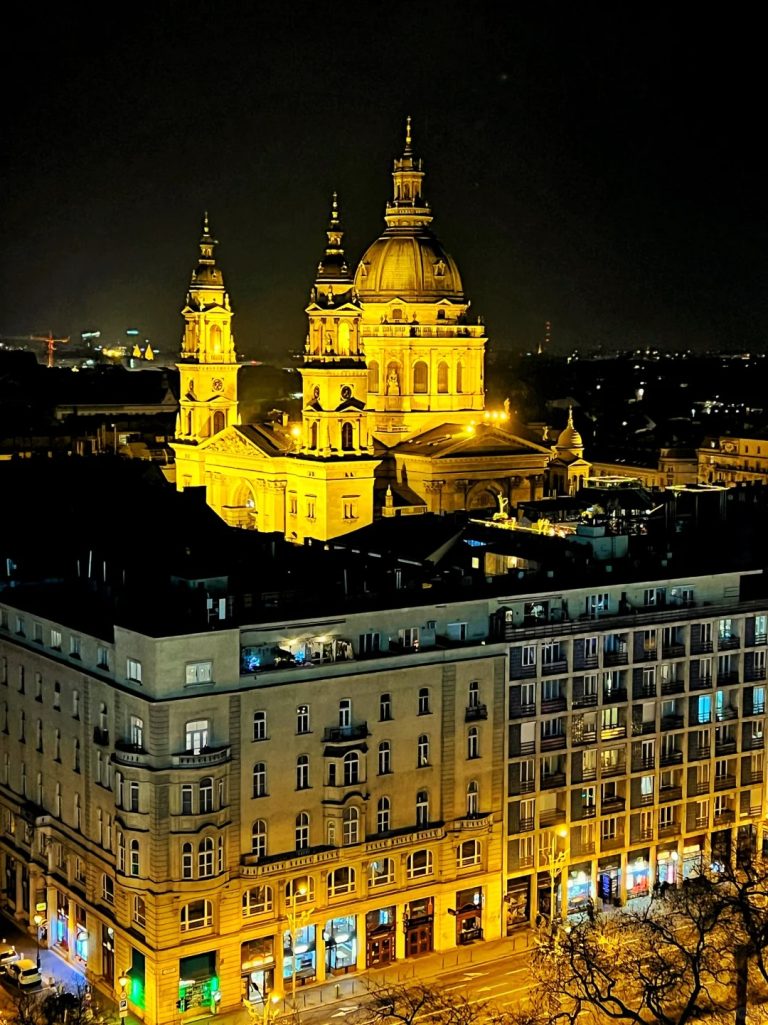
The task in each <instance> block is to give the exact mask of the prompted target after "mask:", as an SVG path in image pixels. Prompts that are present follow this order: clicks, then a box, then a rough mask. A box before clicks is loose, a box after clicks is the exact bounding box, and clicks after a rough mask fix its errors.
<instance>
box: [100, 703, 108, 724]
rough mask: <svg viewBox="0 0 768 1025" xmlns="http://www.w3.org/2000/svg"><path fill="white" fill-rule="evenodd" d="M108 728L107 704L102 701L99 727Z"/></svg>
mask: <svg viewBox="0 0 768 1025" xmlns="http://www.w3.org/2000/svg"><path fill="white" fill-rule="evenodd" d="M106 728H107V706H106V705H105V704H104V702H102V703H101V704H100V705H99V729H100V730H102V731H103V730H106Z"/></svg>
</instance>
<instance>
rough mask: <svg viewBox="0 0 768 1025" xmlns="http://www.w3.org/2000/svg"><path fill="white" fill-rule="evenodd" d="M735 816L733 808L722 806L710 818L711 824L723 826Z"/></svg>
mask: <svg viewBox="0 0 768 1025" xmlns="http://www.w3.org/2000/svg"><path fill="white" fill-rule="evenodd" d="M735 818H736V812H735V811H734V810H733V808H724V809H723V810H722V811H720V812H715V815H714V816H713V818H712V825H713V826H724V825H727V823H729V822H733V821H734V819H735Z"/></svg>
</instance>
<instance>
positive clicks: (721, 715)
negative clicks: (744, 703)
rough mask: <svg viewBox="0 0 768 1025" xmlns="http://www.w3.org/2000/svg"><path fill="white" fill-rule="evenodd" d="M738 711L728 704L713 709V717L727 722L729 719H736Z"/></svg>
mask: <svg viewBox="0 0 768 1025" xmlns="http://www.w3.org/2000/svg"><path fill="white" fill-rule="evenodd" d="M738 716H739V711H738V709H737V708H731V706H730V705H726V706H725V707H723V708H718V709H716V711H715V718H716V719H717V721H718V722H728V720H729V719H737V718H738Z"/></svg>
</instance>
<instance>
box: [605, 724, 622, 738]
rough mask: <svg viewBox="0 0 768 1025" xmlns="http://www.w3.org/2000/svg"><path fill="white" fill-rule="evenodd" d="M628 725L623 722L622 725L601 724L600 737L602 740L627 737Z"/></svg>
mask: <svg viewBox="0 0 768 1025" xmlns="http://www.w3.org/2000/svg"><path fill="white" fill-rule="evenodd" d="M626 735H627V727H626V726H625V725H624V724H622V725H621V726H601V727H600V738H601V739H602V740H620V739H621V738H622V737H626Z"/></svg>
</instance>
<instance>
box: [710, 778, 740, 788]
mask: <svg viewBox="0 0 768 1025" xmlns="http://www.w3.org/2000/svg"><path fill="white" fill-rule="evenodd" d="M735 788H736V777H735V776H715V790H734V789H735Z"/></svg>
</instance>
